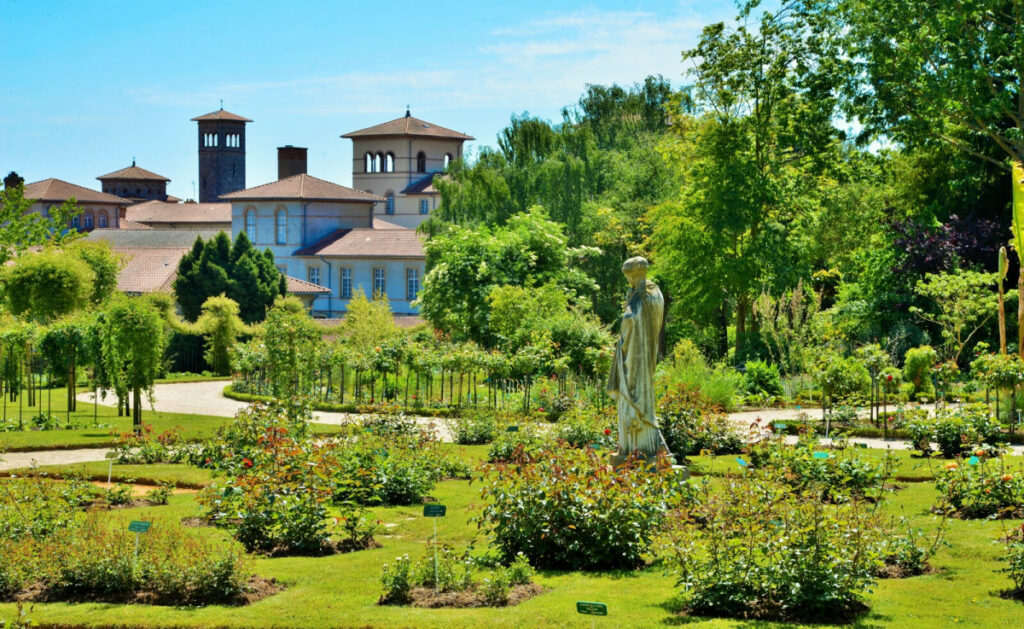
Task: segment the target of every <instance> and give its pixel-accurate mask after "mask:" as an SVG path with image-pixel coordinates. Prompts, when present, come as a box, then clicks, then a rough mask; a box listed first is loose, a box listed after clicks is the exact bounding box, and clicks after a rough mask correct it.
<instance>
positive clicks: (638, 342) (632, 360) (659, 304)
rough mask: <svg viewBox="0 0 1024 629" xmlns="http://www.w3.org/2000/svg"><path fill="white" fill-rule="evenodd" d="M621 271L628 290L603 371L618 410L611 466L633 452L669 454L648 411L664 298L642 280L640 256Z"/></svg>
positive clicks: (651, 402)
mask: <svg viewBox="0 0 1024 629" xmlns="http://www.w3.org/2000/svg"><path fill="white" fill-rule="evenodd" d="M622 272H623V273H624V274H625V275H626V278H628V279H629V285H630V291H629V295H628V296H627V297H626V307H625V312H624V313H623V314H622V326H621V329H620V332H619V341H618V343H617V344H616V346H615V357H614V359H613V361H612V366H611V373H610V374H609V376H608V392H609V393H610V394H611V396H612V397H613V398H614V399H615V400H616V403H617V406H618V412H619V451H618V454H616V455H613V456H612V463H613V464H615V465H618V464H619V463H621V462H622V461H624V460H625V459H626V458H627V457H629V455H630V454H634V453H635V454H638V455H639V456H641V457H643V458H644V459H646V460H648V461H651V460H654V459H655V458H657V456H658V453H659V452H661V453H664V454H665V455H666V456H671V454H670V453H669V451H668V447H667V446H666V445H665V439H664V437H662V435H661V431H660V430H659V429H658V420H657V418H656V417H655V415H654V367H655V365H656V364H657V362H658V336H659V334H660V333H661V323H662V315H663V313H664V310H665V299H664V298H663V297H662V296H661V291H660V290H658V287H657V286H656V285H655V284H654V282H651V281H648V280H647V260H645V259H644V258H641V257H635V258H630V259H629V260H626V262H625V263H623V265H622Z"/></svg>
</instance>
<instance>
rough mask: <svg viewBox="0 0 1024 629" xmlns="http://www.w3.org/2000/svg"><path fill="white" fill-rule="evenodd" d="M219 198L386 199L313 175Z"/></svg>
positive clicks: (236, 199) (271, 183) (248, 189)
mask: <svg viewBox="0 0 1024 629" xmlns="http://www.w3.org/2000/svg"><path fill="white" fill-rule="evenodd" d="M220 198H221V199H224V200H225V201H261V200H267V199H282V200H286V199H287V200H291V199H301V200H304V201H348V202H353V203H378V202H380V201H383V200H384V197H380V196H377V195H375V194H371V193H369V192H363V191H362V190H353V189H352V188H348V187H346V186H341V185H338V184H336V183H331V182H330V181H325V180H323V179H318V178H316V177H312V176H310V175H292V176H291V177H285V178H284V179H278V180H277V181H272V182H270V183H265V184H263V185H262V186H256V187H255V188H247V189H245V190H239V191H237V192H230V193H228V194H223V195H221V197H220Z"/></svg>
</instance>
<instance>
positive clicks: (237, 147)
mask: <svg viewBox="0 0 1024 629" xmlns="http://www.w3.org/2000/svg"><path fill="white" fill-rule="evenodd" d="M192 120H194V121H195V122H197V123H199V202H200V203H216V202H218V201H219V200H220V196H221V195H222V194H227V193H229V192H235V191H237V190H244V189H245V125H246V123H249V122H252V120H250V119H248V118H245V117H244V116H239V115H238V114H233V113H231V112H229V111H225V110H224V108H223V107H221V109H219V110H217V111H214V112H212V113H208V114H206V115H203V116H196V117H195V118H193V119H192Z"/></svg>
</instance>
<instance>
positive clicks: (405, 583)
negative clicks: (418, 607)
mask: <svg viewBox="0 0 1024 629" xmlns="http://www.w3.org/2000/svg"><path fill="white" fill-rule="evenodd" d="M412 582H413V579H412V561H411V560H410V559H409V555H401V556H400V557H395V560H394V562H392V563H390V564H387V563H386V564H384V567H383V569H382V570H381V575H380V584H381V586H382V587H383V588H384V593H383V594H382V595H381V597H380V600H379V601H378V603H380V604H386V605H403V604H405V603H408V602H409V592H410V591H411V590H412Z"/></svg>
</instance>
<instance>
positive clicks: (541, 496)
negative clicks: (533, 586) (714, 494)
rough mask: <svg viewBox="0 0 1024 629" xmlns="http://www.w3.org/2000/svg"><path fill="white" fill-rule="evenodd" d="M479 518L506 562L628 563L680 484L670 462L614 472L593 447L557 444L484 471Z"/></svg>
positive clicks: (646, 542)
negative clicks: (520, 557)
mask: <svg viewBox="0 0 1024 629" xmlns="http://www.w3.org/2000/svg"><path fill="white" fill-rule="evenodd" d="M483 477H484V478H483V482H484V486H483V488H482V489H481V496H482V497H483V498H484V499H485V500H486V504H484V505H483V507H482V509H481V511H480V514H479V516H478V517H477V524H478V525H479V526H480V528H481V529H483V530H484V531H486V532H487V533H488V534H489V535H491V536H492V544H493V545H494V547H495V548H496V549H497V550H498V552H499V554H500V555H501V556H502V558H504V559H505V560H507V561H512V560H513V559H514V558H515V557H516V555H517V554H518V553H520V552H521V553H522V554H523V555H525V556H526V558H527V559H529V561H530V563H531V564H532V565H535V566H537V567H542V568H560V569H570V570H581V569H582V570H599V569H615V568H618V569H628V568H635V567H637V566H638V565H640V563H641V562H642V558H643V554H644V553H645V552H646V551H647V549H648V547H649V546H650V543H651V540H652V538H653V535H654V533H655V531H656V530H657V528H658V527H659V526H660V525H661V523H662V522H663V520H664V518H665V517H666V513H667V511H668V509H669V507H670V505H672V504H673V503H676V502H678V501H680V500H682V499H683V497H684V495H685V494H686V485H685V483H681V479H680V478H679V477H678V476H677V474H676V473H675V472H674V471H673V470H672V469H671V468H670V467H667V466H666V467H658V468H657V469H648V468H646V467H643V466H641V465H636V464H626V465H624V466H620V467H618V468H616V469H614V470H612V469H611V468H610V467H609V466H608V465H607V464H606V462H605V461H604V459H603V456H602V455H600V454H598V453H596V452H595V451H594V450H591V449H589V448H588V449H582V450H581V449H575V448H564V447H557V446H556V447H555V448H552V449H548V450H542V451H540V452H538V453H537V454H536V455H535V456H534V457H525V456H524V457H521V458H520V459H519V461H517V462H516V463H509V464H506V463H498V464H490V465H487V466H485V467H484V469H483Z"/></svg>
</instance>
